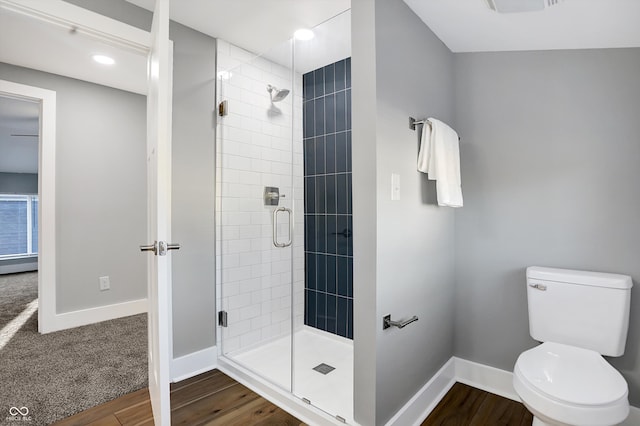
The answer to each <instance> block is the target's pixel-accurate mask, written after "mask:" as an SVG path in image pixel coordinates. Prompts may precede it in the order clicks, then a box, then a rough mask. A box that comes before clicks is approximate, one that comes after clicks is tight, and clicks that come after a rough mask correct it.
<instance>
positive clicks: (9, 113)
mask: <svg viewBox="0 0 640 426" xmlns="http://www.w3.org/2000/svg"><path fill="white" fill-rule="evenodd" d="M39 118H40V104H38V103H37V102H30V101H25V100H21V99H14V98H9V97H4V96H0V172H4V173H38V136H37V135H38V129H39V126H40V124H39V122H40V120H39ZM17 135H29V136H17ZM31 135H35V136H31Z"/></svg>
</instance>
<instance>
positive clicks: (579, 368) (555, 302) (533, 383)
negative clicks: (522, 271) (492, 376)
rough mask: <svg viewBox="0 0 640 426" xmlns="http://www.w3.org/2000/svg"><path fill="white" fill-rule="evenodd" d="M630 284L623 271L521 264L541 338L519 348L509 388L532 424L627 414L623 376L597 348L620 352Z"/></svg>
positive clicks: (592, 421) (532, 323)
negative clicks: (532, 345)
mask: <svg viewBox="0 0 640 426" xmlns="http://www.w3.org/2000/svg"><path fill="white" fill-rule="evenodd" d="M631 286H632V281H631V277H629V276H626V275H617V274H603V273H597V272H584V271H572V270H566V269H552V268H541V267H537V266H531V267H529V268H527V300H528V303H529V333H530V334H531V337H533V338H534V339H535V340H538V341H540V342H543V343H542V344H541V345H539V346H536V347H535V348H533V349H529V350H528V351H525V352H523V353H522V354H520V356H519V357H518V360H517V361H516V365H515V367H514V372H513V386H514V388H515V390H516V392H517V393H518V395H519V396H520V398H521V399H522V402H523V403H524V405H525V406H526V407H527V408H528V409H529V411H531V413H533V415H534V420H533V426H544V425H560V426H565V425H571V426H612V425H616V424H619V423H621V422H623V421H624V420H625V419H626V418H627V416H628V414H629V401H628V399H627V395H628V387H627V382H626V381H625V380H624V378H623V377H622V375H621V374H620V373H619V372H618V371H616V370H615V369H614V368H613V367H612V366H611V365H610V364H609V363H608V362H607V361H606V360H605V359H604V358H603V357H602V356H601V354H602V355H607V356H621V355H622V354H623V353H624V347H625V343H626V340H627V330H628V327H629V306H630V301H631Z"/></svg>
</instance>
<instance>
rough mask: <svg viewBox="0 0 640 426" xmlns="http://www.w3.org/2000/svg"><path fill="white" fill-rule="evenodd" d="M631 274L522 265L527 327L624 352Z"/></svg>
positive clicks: (541, 335)
mask: <svg viewBox="0 0 640 426" xmlns="http://www.w3.org/2000/svg"><path fill="white" fill-rule="evenodd" d="M632 285H633V283H632V281H631V277H629V276H627V275H618V274H605V273H600V272H586V271H574V270H569V269H555V268H543V267H539V266H530V267H528V268H527V301H528V305H529V333H530V334H531V337H533V338H534V339H535V340H538V341H540V342H556V343H564V344H567V345H571V346H577V347H581V348H585V349H591V350H594V351H596V352H598V353H600V354H602V355H608V356H620V355H622V354H623V353H624V348H625V344H626V341H627V330H628V328H629V306H630V302H631V286H632Z"/></svg>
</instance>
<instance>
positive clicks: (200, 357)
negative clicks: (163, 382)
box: [171, 346, 218, 383]
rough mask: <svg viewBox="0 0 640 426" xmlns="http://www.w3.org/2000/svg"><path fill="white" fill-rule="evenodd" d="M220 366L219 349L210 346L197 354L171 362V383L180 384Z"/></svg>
mask: <svg viewBox="0 0 640 426" xmlns="http://www.w3.org/2000/svg"><path fill="white" fill-rule="evenodd" d="M217 366H218V348H217V347H216V346H210V347H208V348H204V349H202V350H199V351H197V352H194V353H191V354H187V355H184V356H181V357H178V358H174V359H173V361H172V362H171V382H173V383H175V382H179V381H181V380H185V379H188V378H190V377H193V376H197V375H198V374H201V373H204V372H206V371H210V370H213V369H214V368H216V367H217Z"/></svg>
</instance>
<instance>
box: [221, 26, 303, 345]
mask: <svg viewBox="0 0 640 426" xmlns="http://www.w3.org/2000/svg"><path fill="white" fill-rule="evenodd" d="M217 52H218V54H217V55H218V56H217V76H218V82H217V85H218V86H217V88H218V90H217V93H218V102H221V101H223V100H226V101H228V106H229V108H228V111H229V113H228V115H226V116H224V117H218V122H217V141H216V143H217V151H216V152H217V161H216V162H217V164H216V169H217V172H216V182H217V184H216V212H217V213H216V215H217V217H216V224H217V226H216V253H217V271H216V272H217V278H216V283H217V284H216V285H217V288H216V294H217V297H218V306H219V307H222V309H223V310H226V311H227V313H228V327H226V328H223V329H222V333H218V337H217V339H218V347H219V348H222V351H224V353H226V354H229V353H234V352H241V351H244V350H247V349H250V348H253V347H255V346H257V345H260V344H263V343H266V342H268V341H271V340H274V339H276V338H278V337H282V336H283V335H287V334H289V333H290V332H291V315H292V311H293V317H294V324H295V327H296V328H299V327H302V326H303V325H304V276H305V274H304V193H303V191H304V178H303V157H302V156H303V145H302V75H301V74H299V73H296V74H295V77H294V76H293V75H292V71H291V69H290V68H288V67H286V66H283V65H280V64H277V63H275V62H272V61H270V60H267V59H265V58H262V57H257V56H256V55H254V54H252V53H250V52H248V51H246V50H244V49H241V48H239V47H237V46H234V45H232V44H230V43H228V42H226V41H224V40H220V39H218V50H217ZM292 79H293V82H292ZM267 85H272V86H275V87H277V88H279V89H288V90H290V91H291V93H290V94H289V96H287V97H286V98H285V99H284V100H283V101H281V102H278V103H271V99H270V96H269V93H268V92H267ZM265 186H275V187H278V188H279V189H280V194H284V195H285V197H284V198H281V199H280V204H279V205H280V206H284V207H289V208H292V209H293V211H294V215H293V218H292V220H294V235H293V244H292V246H291V247H290V248H276V247H275V246H274V245H273V235H272V234H273V230H272V214H273V210H274V209H275V207H274V206H265V205H264V200H263V192H264V187H265ZM292 191H293V192H292ZM277 233H278V240H279V241H285V240H287V239H288V236H289V229H288V224H287V215H286V213H285V214H283V213H280V214H279V216H278V229H277ZM292 267H293V291H294V300H295V302H294V306H292V301H291V291H292V286H291V279H292V273H291V270H292V269H291V268H292ZM222 338H223V339H222ZM222 342H224V343H222Z"/></svg>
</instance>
